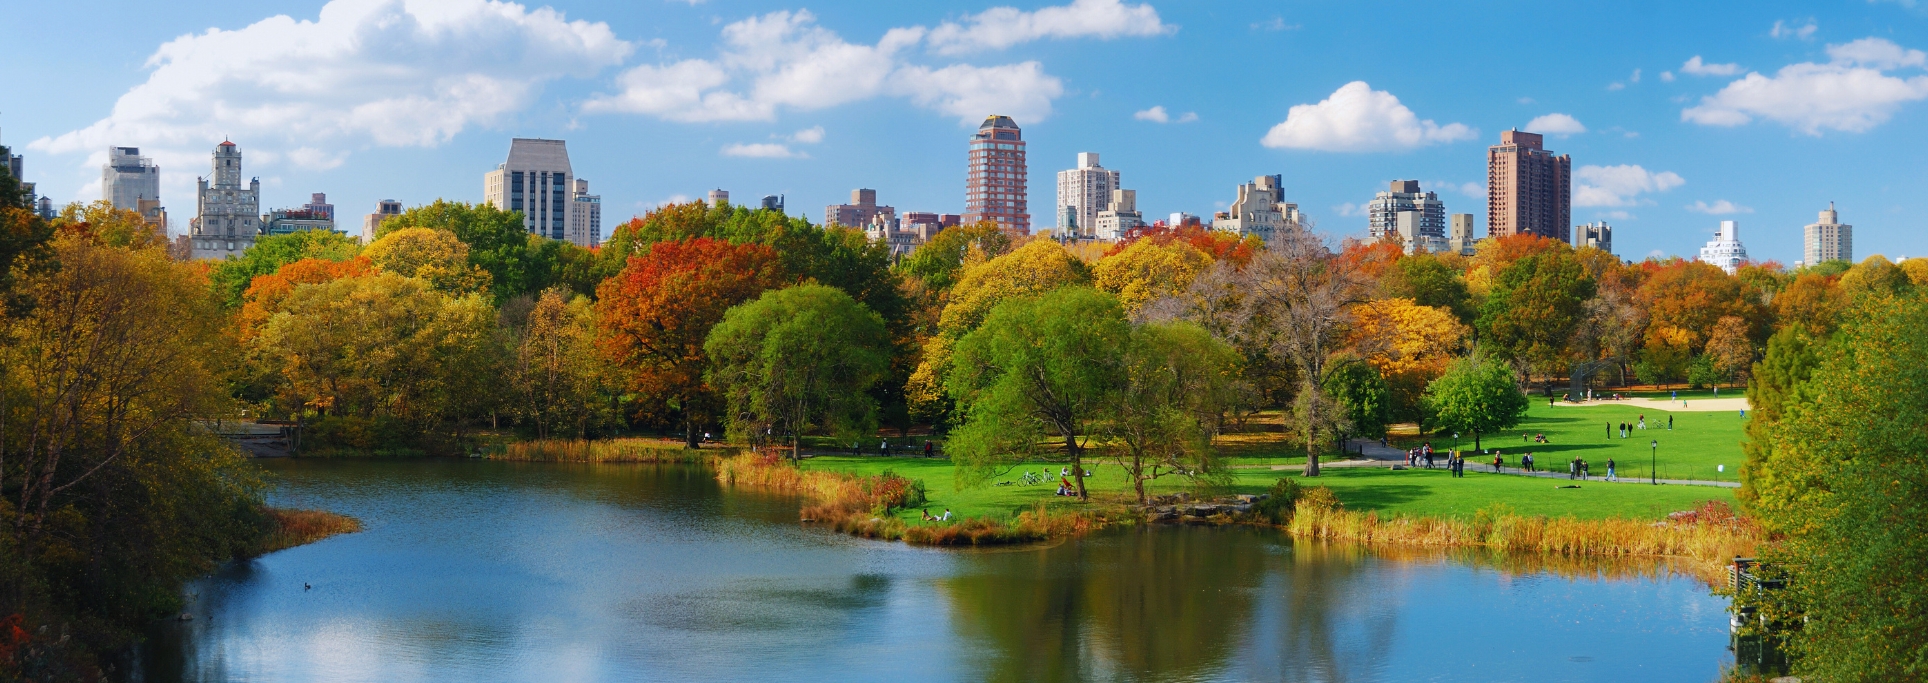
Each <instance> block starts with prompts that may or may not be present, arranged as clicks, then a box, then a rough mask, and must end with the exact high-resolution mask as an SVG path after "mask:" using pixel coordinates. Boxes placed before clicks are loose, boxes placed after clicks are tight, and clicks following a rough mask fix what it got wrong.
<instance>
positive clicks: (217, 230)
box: [188, 140, 261, 259]
mask: <svg viewBox="0 0 1928 683" xmlns="http://www.w3.org/2000/svg"><path fill="white" fill-rule="evenodd" d="M197 182H198V183H199V189H198V191H197V196H198V198H197V200H196V202H195V207H194V209H195V210H194V220H193V222H191V223H189V224H188V236H189V237H190V238H191V239H192V243H193V245H194V251H193V254H194V256H193V257H194V258H195V259H229V258H234V257H235V256H239V255H241V253H242V252H245V251H247V250H248V248H249V247H253V246H254V238H255V237H256V236H258V235H260V234H261V179H260V178H252V179H250V180H249V181H248V184H247V185H246V186H243V185H242V184H241V148H240V147H236V146H235V145H234V143H232V142H228V141H226V140H222V141H221V144H219V145H216V146H215V148H214V175H213V177H212V178H201V179H200V180H199V181H197Z"/></svg>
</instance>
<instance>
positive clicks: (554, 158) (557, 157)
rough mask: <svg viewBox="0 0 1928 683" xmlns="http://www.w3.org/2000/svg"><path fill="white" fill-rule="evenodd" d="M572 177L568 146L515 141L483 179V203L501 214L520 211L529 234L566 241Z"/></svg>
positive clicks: (548, 141) (568, 234) (543, 142)
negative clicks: (506, 158)
mask: <svg viewBox="0 0 1928 683" xmlns="http://www.w3.org/2000/svg"><path fill="white" fill-rule="evenodd" d="M575 175H576V174H575V172H574V171H572V170H570V168H569V148H568V145H567V143H564V142H563V141H561V140H541V139H534V138H514V139H512V140H510V141H509V160H508V161H506V162H503V163H502V164H501V165H499V166H496V168H495V170H493V171H490V172H488V173H487V174H485V175H483V176H482V196H483V199H482V201H484V202H487V203H489V204H492V205H494V206H495V208H498V209H501V210H503V211H521V212H522V225H523V227H524V228H527V229H528V230H529V232H532V233H535V234H538V235H541V236H543V237H547V238H549V239H552V240H564V239H569V236H570V231H569V214H570V207H571V205H572V202H571V201H570V198H569V196H570V193H571V192H572V191H573V190H574V188H575V183H574V182H573V181H574V180H575ZM577 244H578V245H579V246H584V247H586V246H589V245H588V244H586V243H582V242H578V243H577Z"/></svg>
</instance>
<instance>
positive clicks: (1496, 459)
mask: <svg viewBox="0 0 1928 683" xmlns="http://www.w3.org/2000/svg"><path fill="white" fill-rule="evenodd" d="M1505 465H1506V458H1505V456H1502V455H1500V452H1499V451H1493V473H1494V474H1499V473H1500V470H1501V469H1502V468H1504V467H1505Z"/></svg>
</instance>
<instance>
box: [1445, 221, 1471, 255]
mask: <svg viewBox="0 0 1928 683" xmlns="http://www.w3.org/2000/svg"><path fill="white" fill-rule="evenodd" d="M1452 224H1453V236H1452V237H1450V238H1448V239H1447V241H1446V244H1447V249H1448V250H1450V251H1452V252H1454V253H1457V254H1459V255H1461V256H1472V255H1473V245H1474V244H1476V243H1477V242H1478V240H1476V239H1474V238H1473V214H1470V213H1456V214H1453V215H1452Z"/></svg>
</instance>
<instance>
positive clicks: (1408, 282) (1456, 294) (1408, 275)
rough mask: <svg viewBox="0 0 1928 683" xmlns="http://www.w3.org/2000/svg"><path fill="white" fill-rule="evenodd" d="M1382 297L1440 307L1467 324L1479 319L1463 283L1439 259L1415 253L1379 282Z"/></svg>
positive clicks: (1448, 266)
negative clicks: (1410, 300) (1409, 300)
mask: <svg viewBox="0 0 1928 683" xmlns="http://www.w3.org/2000/svg"><path fill="white" fill-rule="evenodd" d="M1380 289H1381V290H1382V298H1387V299H1412V300H1413V303H1416V304H1419V305H1421V306H1431V307H1433V308H1443V309H1446V310H1448V311H1451V312H1452V313H1453V317H1456V318H1459V321H1460V322H1462V323H1465V324H1467V325H1471V324H1473V321H1474V320H1477V319H1478V318H1479V309H1478V307H1476V306H1474V305H1473V295H1472V294H1471V293H1470V292H1469V291H1468V290H1467V289H1466V280H1465V279H1464V278H1461V277H1460V275H1459V272H1458V271H1455V270H1453V267H1452V266H1450V265H1447V263H1446V262H1445V261H1444V260H1442V259H1440V257H1439V256H1437V255H1434V254H1430V253H1426V252H1419V253H1416V254H1412V255H1410V256H1407V257H1405V258H1401V259H1399V260H1398V261H1394V262H1393V264H1392V267H1391V268H1390V269H1388V271H1387V273H1386V277H1385V278H1383V279H1381V280H1380Z"/></svg>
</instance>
